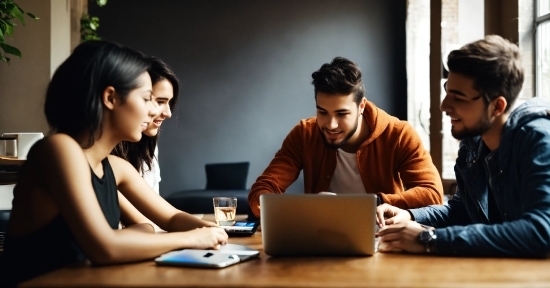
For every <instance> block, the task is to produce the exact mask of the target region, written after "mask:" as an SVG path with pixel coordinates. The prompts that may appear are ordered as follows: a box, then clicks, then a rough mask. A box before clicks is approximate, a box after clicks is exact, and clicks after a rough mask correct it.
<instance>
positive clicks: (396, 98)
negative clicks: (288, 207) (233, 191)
mask: <svg viewBox="0 0 550 288" xmlns="http://www.w3.org/2000/svg"><path fill="white" fill-rule="evenodd" d="M89 9H90V11H89V12H90V14H91V15H96V16H98V17H99V18H100V25H101V26H100V29H99V33H100V35H101V36H102V37H103V39H106V40H111V41H116V42H119V43H121V44H124V45H128V46H132V47H134V48H136V49H138V50H141V51H142V52H144V53H145V54H148V55H156V56H159V57H161V58H162V59H163V60H165V61H166V62H167V63H169V64H170V65H171V66H172V67H173V69H174V71H175V72H176V73H177V75H178V77H179V78H180V79H181V81H182V83H183V87H182V90H181V93H180V101H179V104H178V109H177V111H176V113H175V115H174V117H173V118H172V120H169V121H166V122H165V124H164V127H163V129H162V132H161V137H160V143H159V150H160V155H159V161H160V166H161V173H162V174H161V175H162V179H163V180H162V182H161V186H160V189H161V194H162V195H164V196H166V195H169V194H171V193H174V192H177V191H181V190H184V189H200V188H204V187H205V185H206V177H205V172H204V164H206V163H213V162H232V161H250V163H251V166H250V172H249V177H248V183H247V186H248V187H250V186H251V185H252V184H253V183H254V181H255V179H256V178H257V177H258V176H259V175H260V174H261V173H262V171H263V170H264V169H265V167H266V166H267V165H268V164H269V162H270V160H271V159H272V157H273V155H274V154H275V152H276V151H277V150H278V149H279V148H280V145H281V143H282V141H283V139H284V137H285V136H286V135H287V133H288V132H289V131H290V129H291V128H292V127H293V126H294V125H295V124H296V123H297V122H298V121H299V120H300V119H301V118H306V117H309V116H314V115H315V102H314V98H313V87H312V86H311V84H310V82H311V73H312V72H313V71H315V70H316V69H318V68H319V67H320V66H321V65H322V64H323V63H326V62H329V61H330V60H331V59H332V58H333V57H335V56H343V57H347V58H349V59H351V60H352V61H354V62H356V63H358V64H359V65H360V66H361V68H362V71H363V77H364V81H365V86H366V90H367V95H366V96H367V99H369V100H370V101H372V102H374V103H375V104H376V105H378V106H379V107H381V108H382V109H384V110H386V111H387V112H389V113H391V114H394V115H395V116H397V117H399V118H401V119H405V117H406V111H407V107H406V91H407V90H406V87H407V85H406V84H407V83H406V81H407V80H406V73H405V18H406V17H405V16H406V15H405V11H406V1H401V0H399V1H398V0H390V1H379V0H363V1H350V0H346V1H340V0H328V1H319V0H317V1H314V0H307V1H295V0H277V1H272V0H232V1H226V0H202V1H178V0H173V1H169V0H162V1H152V0H132V1H130V0H125V1H123V0H117V1H109V2H108V4H107V5H106V6H104V7H101V8H99V7H97V5H96V4H95V0H92V1H90V2H89ZM302 189H303V181H302V179H301V177H300V178H299V179H298V181H296V182H295V183H294V184H293V185H292V186H291V187H290V188H289V190H288V191H289V192H301V190H302Z"/></svg>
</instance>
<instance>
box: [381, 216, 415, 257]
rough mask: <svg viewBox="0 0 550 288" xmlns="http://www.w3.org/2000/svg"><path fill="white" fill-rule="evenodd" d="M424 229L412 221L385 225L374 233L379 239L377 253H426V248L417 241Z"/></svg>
mask: <svg viewBox="0 0 550 288" xmlns="http://www.w3.org/2000/svg"><path fill="white" fill-rule="evenodd" d="M405 212H407V211H405ZM407 214H408V212H407ZM425 229H426V228H424V227H423V226H421V225H420V224H418V223H416V222H414V221H402V222H400V223H398V224H392V225H387V226H386V227H384V228H382V229H380V231H378V233H376V236H378V237H380V240H379V241H380V244H379V245H378V251H380V252H402V251H406V252H411V253H426V247H425V246H424V245H422V244H420V242H419V241H418V235H419V234H420V232H422V231H424V230H425Z"/></svg>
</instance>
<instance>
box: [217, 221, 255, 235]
mask: <svg viewBox="0 0 550 288" xmlns="http://www.w3.org/2000/svg"><path fill="white" fill-rule="evenodd" d="M259 225H260V222H258V221H236V222H235V224H233V225H231V226H221V227H222V228H223V229H225V232H227V235H229V236H251V235H253V234H254V233H256V230H258V226H259Z"/></svg>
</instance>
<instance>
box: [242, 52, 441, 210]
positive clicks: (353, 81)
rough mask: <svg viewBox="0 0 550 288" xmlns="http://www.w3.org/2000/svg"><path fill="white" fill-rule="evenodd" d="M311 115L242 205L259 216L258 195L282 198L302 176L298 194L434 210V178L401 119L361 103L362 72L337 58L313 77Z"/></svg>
mask: <svg viewBox="0 0 550 288" xmlns="http://www.w3.org/2000/svg"><path fill="white" fill-rule="evenodd" d="M312 77H313V82H312V84H313V86H314V87H315V102H316V107H317V117H312V118H309V119H304V120H301V121H300V123H298V125H296V126H295V127H294V128H293V129H292V130H291V131H290V133H289V134H288V136H287V137H286V139H285V140H284V142H283V145H282V147H281V149H280V150H279V151H278V152H277V153H276V154H275V158H274V159H273V160H272V161H271V163H270V164H269V166H268V167H267V168H266V169H265V171H264V172H263V174H262V175H261V176H260V177H258V179H257V180H256V183H254V184H253V185H252V188H251V190H250V194H249V195H248V201H249V203H250V207H251V209H252V212H253V213H254V214H255V215H256V216H257V217H259V216H260V202H259V198H260V195H261V194H281V193H284V192H285V191H286V189H287V188H288V186H290V185H291V184H292V183H293V182H294V181H295V180H296V179H297V178H298V176H299V174H300V171H302V170H303V172H304V192H305V193H318V192H322V191H330V192H334V193H337V194H344V193H375V194H377V195H378V197H379V199H380V200H381V202H382V203H388V204H391V205H394V206H397V207H401V208H404V209H406V208H416V207H423V206H427V205H431V204H441V203H442V198H443V188H442V184H441V178H440V176H439V173H438V171H437V169H436V168H435V166H434V165H433V163H432V160H431V157H430V154H429V152H428V151H426V150H425V149H424V147H423V146H422V142H421V140H420V137H419V136H418V134H417V133H416V131H415V130H414V128H413V127H412V126H411V125H410V124H409V123H408V122H406V121H401V120H399V119H397V118H396V117H393V116H390V115H389V114H387V113H386V112H384V111H383V110H381V109H379V108H377V107H376V106H375V105H374V104H373V103H371V102H369V101H367V99H365V97H364V90H365V88H364V85H363V81H362V79H361V70H360V69H359V67H358V66H357V65H356V64H355V63H353V62H351V61H350V60H348V59H345V58H342V57H336V58H334V59H333V60H332V62H331V63H327V64H324V65H323V66H321V68H320V69H319V70H317V71H315V72H314V73H313V74H312Z"/></svg>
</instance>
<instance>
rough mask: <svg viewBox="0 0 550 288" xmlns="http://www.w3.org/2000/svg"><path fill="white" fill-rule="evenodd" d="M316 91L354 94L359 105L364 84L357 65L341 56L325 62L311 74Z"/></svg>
mask: <svg viewBox="0 0 550 288" xmlns="http://www.w3.org/2000/svg"><path fill="white" fill-rule="evenodd" d="M311 77H312V78H313V81H312V82H311V84H313V86H314V87H315V99H317V92H324V93H329V94H340V95H347V94H351V93H354V94H355V99H354V100H355V103H357V105H359V103H360V102H361V100H362V99H363V97H364V93H365V86H364V85H363V80H362V79H361V70H360V69H359V66H358V65H357V64H355V63H353V62H351V61H350V60H348V59H346V58H343V57H336V58H334V59H333V60H332V62H330V63H325V64H323V66H321V68H319V70H317V71H315V72H313V74H311Z"/></svg>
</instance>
